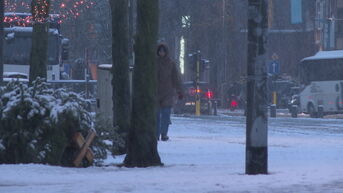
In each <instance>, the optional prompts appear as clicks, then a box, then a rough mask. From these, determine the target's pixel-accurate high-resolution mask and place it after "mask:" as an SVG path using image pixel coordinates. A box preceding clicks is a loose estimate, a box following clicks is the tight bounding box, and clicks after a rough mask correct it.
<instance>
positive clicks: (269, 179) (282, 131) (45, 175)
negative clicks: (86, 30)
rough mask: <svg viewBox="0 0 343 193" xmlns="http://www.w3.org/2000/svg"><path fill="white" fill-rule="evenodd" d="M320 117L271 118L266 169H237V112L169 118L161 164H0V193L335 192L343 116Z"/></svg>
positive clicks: (342, 188) (241, 135)
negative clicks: (252, 171)
mask: <svg viewBox="0 0 343 193" xmlns="http://www.w3.org/2000/svg"><path fill="white" fill-rule="evenodd" d="M325 121H326V122H324V123H323V122H321V121H317V120H312V119H293V120H289V119H282V118H279V119H274V120H271V121H270V127H269V128H270V129H269V172H270V174H269V175H256V176H248V175H245V174H244V171H245V122H244V118H242V117H219V118H218V117H217V118H209V117H203V118H181V117H174V118H173V124H172V125H171V128H170V138H171V140H170V141H168V142H159V152H160V156H161V159H162V161H163V162H164V164H165V166H164V167H152V168H134V169H129V168H117V167H101V168H99V167H92V168H82V169H76V168H62V167H52V166H45V165H33V164H29V165H0V193H24V192H25V193H52V192H53V193H57V192H60V193H76V192H80V193H115V192H134V193H138V192H139V193H141V192H146V193H154V192H168V193H169V192H170V193H172V192H176V193H180V192H185V193H193V192H196V193H202V192H203V193H226V192H235V193H236V192H242V193H243V192H244V193H248V192H251V193H256V192H261V193H262V192H278V193H280V192H290V193H293V192H296V193H322V192H325V193H335V192H337V193H340V192H343V164H342V163H343V140H342V139H343V120H342V121H340V120H332V121H331V120H325ZM122 159H123V157H116V159H108V160H107V163H121V162H122Z"/></svg>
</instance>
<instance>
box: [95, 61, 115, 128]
mask: <svg viewBox="0 0 343 193" xmlns="http://www.w3.org/2000/svg"><path fill="white" fill-rule="evenodd" d="M111 69H112V64H101V65H99V66H98V68H97V78H98V81H97V87H98V89H97V92H98V93H97V99H96V103H97V115H98V117H99V118H100V120H104V121H106V122H107V121H108V123H113V102H112V96H113V93H112V92H113V91H112V90H113V89H112V83H111V81H112V73H111Z"/></svg>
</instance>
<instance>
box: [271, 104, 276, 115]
mask: <svg viewBox="0 0 343 193" xmlns="http://www.w3.org/2000/svg"><path fill="white" fill-rule="evenodd" d="M270 117H276V105H275V104H272V105H270Z"/></svg>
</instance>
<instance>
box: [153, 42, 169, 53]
mask: <svg viewBox="0 0 343 193" xmlns="http://www.w3.org/2000/svg"><path fill="white" fill-rule="evenodd" d="M161 47H163V48H164V49H165V51H166V56H169V49H168V46H167V44H165V43H160V44H158V45H157V49H156V55H157V56H158V50H159V49H160V48H161Z"/></svg>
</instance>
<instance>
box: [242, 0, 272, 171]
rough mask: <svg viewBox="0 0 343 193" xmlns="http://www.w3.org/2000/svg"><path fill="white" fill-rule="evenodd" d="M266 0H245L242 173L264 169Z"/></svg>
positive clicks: (266, 122) (265, 149)
mask: <svg viewBox="0 0 343 193" xmlns="http://www.w3.org/2000/svg"><path fill="white" fill-rule="evenodd" d="M267 7H268V5H267V0H249V14H248V16H249V18H248V69H247V74H248V83H247V102H248V104H247V124H246V127H247V130H246V173H247V174H267V173H268V146H267V143H268V117H267V106H268V100H267V97H268V95H267V66H266V40H267V31H268V28H267V24H268V22H267Z"/></svg>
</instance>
